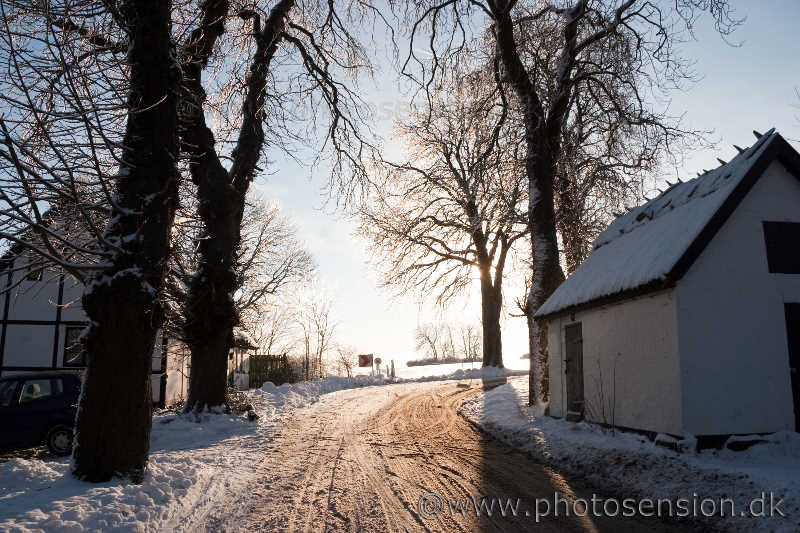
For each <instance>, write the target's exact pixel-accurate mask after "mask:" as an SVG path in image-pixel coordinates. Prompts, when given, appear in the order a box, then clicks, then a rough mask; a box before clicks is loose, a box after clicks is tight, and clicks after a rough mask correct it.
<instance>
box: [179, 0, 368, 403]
mask: <svg viewBox="0 0 800 533" xmlns="http://www.w3.org/2000/svg"><path fill="white" fill-rule="evenodd" d="M199 8H200V13H201V16H200V20H199V23H198V25H197V27H196V29H195V30H193V31H192V32H191V33H190V36H189V38H188V39H187V40H186V41H185V43H184V45H183V46H182V65H183V69H184V72H185V74H186V83H185V84H184V89H185V90H184V106H183V111H184V112H183V113H182V126H183V134H182V141H183V148H184V150H185V151H186V152H187V154H188V156H189V161H188V163H189V164H188V168H189V171H190V173H191V177H192V180H193V181H194V183H195V185H196V186H197V194H198V200H199V203H198V214H199V215H200V217H201V219H202V220H203V223H204V234H203V235H202V236H201V239H200V240H199V244H198V252H199V264H198V269H197V272H196V273H195V274H194V276H193V277H192V280H191V283H190V287H189V298H188V301H187V303H186V308H185V309H186V311H185V313H186V321H187V322H186V328H185V331H186V336H187V340H188V343H189V345H190V346H191V348H192V358H193V361H192V376H191V380H190V385H189V398H188V400H187V404H186V408H187V409H201V408H203V407H205V406H211V405H219V404H222V403H223V402H224V401H225V381H224V378H225V373H224V366H225V357H226V354H227V352H228V347H229V346H230V343H231V331H232V328H233V326H235V325H236V324H237V323H238V322H239V315H238V313H237V309H236V306H235V302H234V298H233V294H234V292H235V287H236V276H235V272H234V261H235V259H236V251H237V249H238V248H239V244H240V240H241V235H240V228H241V222H242V218H243V213H244V205H245V197H246V193H247V190H248V188H249V185H250V182H251V181H252V180H253V178H254V176H255V175H256V173H257V172H258V170H259V168H258V163H259V161H260V160H261V159H262V157H263V151H264V150H265V148H267V143H268V142H273V141H274V144H273V147H277V148H281V147H285V146H287V144H289V143H290V142H291V141H292V140H296V139H298V138H300V136H295V137H293V136H292V134H291V129H290V128H289V125H290V123H294V124H297V123H300V124H305V127H306V128H307V129H308V130H309V131H312V130H313V126H314V125H316V124H318V123H319V122H320V121H322V120H323V115H324V114H325V113H326V112H327V118H328V119H329V120H328V126H327V127H324V128H323V130H322V131H323V132H324V133H323V134H322V137H323V138H324V139H325V140H326V141H327V142H328V146H330V148H331V150H330V151H329V153H330V154H331V155H332V159H333V173H332V175H333V176H343V175H344V173H345V172H348V171H349V170H355V171H356V173H358V171H359V170H358V169H359V168H360V160H359V158H360V153H361V151H362V150H363V149H364V148H365V146H366V144H365V143H364V141H363V140H362V137H361V135H360V133H359V128H358V123H359V122H360V121H361V119H362V109H364V108H363V107H362V105H361V101H360V98H359V97H358V95H357V93H356V92H355V91H353V90H352V88H351V87H350V86H349V85H347V84H345V83H343V82H342V81H340V79H339V77H340V76H341V77H342V78H344V79H347V78H348V77H349V78H350V79H352V78H353V75H354V74H356V73H358V72H359V71H361V70H363V69H364V68H365V67H366V66H368V64H367V60H366V54H365V52H364V49H363V47H362V46H361V44H360V43H359V42H358V40H357V39H356V38H355V37H354V35H355V32H354V31H351V27H352V28H354V29H355V28H357V27H358V21H361V20H365V19H366V18H367V17H369V16H372V17H375V16H378V12H377V11H375V10H374V9H373V8H371V6H370V5H369V4H366V3H362V4H360V5H359V6H351V5H350V4H347V3H340V2H336V1H332V2H329V3H325V4H321V3H318V2H314V1H310V0H309V1H305V0H278V1H277V2H275V3H273V4H271V5H270V4H268V3H267V2H256V3H255V4H254V5H244V4H242V5H238V3H233V2H229V1H228V0H209V1H206V2H203V3H201V4H200V6H199ZM226 25H230V26H233V27H234V31H232V32H230V33H226ZM226 39H227V40H226ZM226 48H230V49H231V50H232V51H233V53H231V54H223V53H219V54H218V57H216V58H214V57H212V56H213V54H214V52H215V50H216V51H218V52H220V51H221V50H224V49H226ZM239 58H244V66H243V65H242V64H240V61H238V59H239ZM212 59H217V61H216V64H214V65H211V60H212ZM210 65H211V66H210ZM209 68H211V69H214V72H215V76H213V77H206V79H209V80H210V79H215V80H217V79H221V80H223V81H222V82H215V83H216V86H214V87H213V89H214V92H213V93H212V94H211V95H210V97H209V95H208V94H207V91H206V87H204V86H203V78H204V76H203V73H204V72H208V70H209ZM220 69H228V70H227V72H225V73H222V74H220V72H219V70H220ZM241 73H245V75H244V78H245V83H244V85H243V86H242V85H241V84H240V83H239V80H240V79H241V78H240V75H241ZM225 80H227V81H225ZM237 87H243V89H242V90H241V92H238V91H237V90H235V89H234V88H237ZM289 98H293V99H294V101H290V100H289ZM297 102H300V107H299V108H298V104H297ZM209 106H211V107H212V108H216V109H218V110H222V111H230V113H224V114H223V116H225V118H223V119H222V122H221V127H220V131H217V133H218V134H219V135H220V136H221V139H222V143H223V146H222V148H224V147H225V144H227V143H228V141H229V139H231V140H232V147H231V150H230V160H231V163H230V166H229V168H226V167H225V166H224V165H223V162H222V158H221V154H224V151H223V152H219V151H218V149H219V148H218V146H217V141H216V139H215V132H214V131H212V129H211V127H210V126H209V125H208V124H207V114H206V112H207V111H208V109H209ZM303 110H306V111H310V113H311V114H310V116H304V117H301V116H300V114H301V111H303ZM265 125H266V126H268V129H267V131H266V132H265V131H264V126H265ZM306 137H307V138H309V137H315V136H309V135H306ZM332 179H335V178H332ZM340 183H342V184H346V183H349V180H347V179H342V181H340ZM344 188H345V189H346V186H345V187H344Z"/></svg>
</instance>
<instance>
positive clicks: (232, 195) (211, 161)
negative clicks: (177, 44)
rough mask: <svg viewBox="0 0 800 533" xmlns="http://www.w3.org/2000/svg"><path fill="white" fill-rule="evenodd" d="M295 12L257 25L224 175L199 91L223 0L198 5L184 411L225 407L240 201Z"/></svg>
mask: <svg viewBox="0 0 800 533" xmlns="http://www.w3.org/2000/svg"><path fill="white" fill-rule="evenodd" d="M293 6H294V0H281V1H280V2H278V4H276V5H275V7H273V9H272V11H271V12H270V15H269V17H268V19H267V21H266V22H265V25H264V28H263V30H262V28H261V22H260V18H256V19H255V22H254V38H255V40H256V49H255V53H254V57H253V61H252V63H251V65H250V70H249V72H248V75H247V80H246V86H247V93H246V95H245V99H244V103H243V121H242V126H241V129H240V132H239V138H238V141H237V144H236V148H235V149H234V150H233V153H232V156H233V165H232V167H231V170H230V172H228V171H226V170H225V168H224V167H223V166H222V163H221V162H220V160H219V157H218V156H217V153H216V149H215V140H214V135H213V134H212V132H211V130H210V129H209V128H208V127H207V126H206V123H205V117H204V115H203V107H202V104H203V102H204V101H205V92H204V91H203V87H202V84H201V74H202V67H203V66H204V65H205V61H207V58H208V55H209V54H210V52H211V49H212V48H213V44H214V40H215V39H216V37H215V35H216V36H218V35H220V34H221V33H222V32H223V31H224V27H223V21H224V15H225V13H226V12H227V9H228V2H227V1H226V0H215V1H209V2H207V3H206V4H204V7H203V9H204V17H203V24H202V25H201V27H200V29H199V32H200V33H198V35H197V41H196V42H197V43H198V44H197V51H196V52H195V51H193V50H190V54H191V53H194V54H196V56H197V59H196V60H195V61H191V59H192V58H191V57H190V58H189V59H190V61H189V62H188V63H189V65H190V66H195V68H196V70H195V71H193V72H192V77H191V79H190V80H189V84H190V85H189V87H190V91H191V93H192V95H193V97H194V100H195V102H194V103H195V107H196V109H195V110H194V113H192V114H191V115H190V117H189V119H188V121H187V122H188V126H189V127H188V128H187V132H186V133H185V134H184V141H185V144H186V146H187V147H188V149H189V150H191V156H192V180H193V181H194V182H195V184H196V185H197V197H198V201H199V202H198V203H199V206H198V215H199V216H200V218H201V219H202V220H203V224H204V227H205V235H204V236H203V238H201V240H200V244H199V247H198V251H199V258H200V259H199V267H198V271H197V273H196V274H195V276H194V278H193V279H192V282H191V284H190V287H189V297H188V301H187V305H186V307H187V312H186V315H187V316H186V326H185V330H186V331H185V332H186V337H187V343H188V344H189V347H190V348H191V351H192V371H191V373H190V377H189V395H188V396H189V397H188V399H187V401H186V409H187V410H198V409H203V408H206V407H212V406H218V405H222V404H224V403H225V386H226V367H227V363H226V361H227V357H228V351H229V350H230V348H231V346H232V344H233V327H234V326H235V325H237V324H238V323H239V315H238V312H237V310H236V306H235V304H234V301H233V293H234V291H235V290H236V288H237V278H236V272H235V266H236V265H235V260H236V251H237V250H238V248H239V242H240V240H241V223H242V216H243V213H244V205H245V197H246V195H247V190H248V188H249V186H250V182H251V181H252V179H253V172H254V171H255V168H256V164H257V162H258V159H259V157H260V156H261V148H262V147H263V144H264V131H263V129H262V123H263V121H264V118H265V116H264V99H265V88H266V83H267V75H268V72H269V65H270V61H271V60H272V57H273V56H274V54H275V51H276V49H277V44H278V41H279V39H280V37H281V33H282V31H283V29H284V27H285V20H286V17H287V16H288V13H289V10H290V9H291V8H292V7H293ZM252 16H253V17H258V15H257V14H252ZM209 41H210V42H209ZM187 77H188V76H187Z"/></svg>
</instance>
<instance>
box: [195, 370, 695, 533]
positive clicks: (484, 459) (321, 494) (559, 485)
mask: <svg viewBox="0 0 800 533" xmlns="http://www.w3.org/2000/svg"><path fill="white" fill-rule="evenodd" d="M482 387H483V384H482V383H481V381H480V380H463V381H460V382H455V381H450V382H438V383H435V382H434V383H417V384H402V385H392V386H384V387H370V388H366V389H358V390H349V391H342V392H338V393H335V394H329V395H325V396H324V397H322V398H321V399H320V400H319V401H318V402H316V403H315V404H314V405H312V406H309V407H307V408H303V409H299V410H297V411H295V413H294V415H293V416H292V417H291V418H290V419H289V420H288V421H287V423H286V425H285V426H284V428H283V429H281V430H280V431H279V432H278V434H277V435H276V437H275V440H273V442H272V444H271V445H270V446H269V447H268V448H267V449H266V450H265V452H264V455H263V456H262V457H253V461H254V462H255V463H257V467H256V468H257V474H256V476H255V477H254V478H253V482H252V483H251V485H250V487H248V489H247V490H246V491H244V492H243V493H241V494H240V497H239V498H238V501H237V502H236V503H235V504H234V505H232V506H231V505H226V506H225V508H221V509H216V510H214V511H213V512H211V513H209V515H207V518H206V523H205V529H206V530H207V531H527V530H536V531H615V532H617V531H674V530H679V529H678V528H679V527H680V525H679V524H665V523H662V522H659V521H656V520H654V519H644V518H618V519H610V518H602V519H598V518H589V517H583V518H581V517H575V516H571V517H570V518H565V517H563V512H564V510H563V509H562V511H561V512H562V516H561V517H559V518H553V517H547V518H541V519H540V522H539V523H536V519H535V516H534V509H535V504H534V502H535V499H536V498H550V499H551V500H552V499H553V497H554V493H555V492H558V493H559V495H560V496H561V497H563V498H566V499H570V498H573V499H574V498H579V497H585V498H590V497H591V496H592V493H593V492H594V491H593V490H592V489H591V488H587V487H584V486H581V484H580V483H579V482H577V481H576V480H572V479H565V478H563V477H562V476H561V475H559V474H558V473H557V472H555V471H553V470H552V469H549V468H547V467H545V466H543V465H541V464H539V463H537V462H535V461H533V460H531V459H530V458H528V457H527V456H526V455H523V454H521V453H519V452H517V451H515V450H513V449H512V448H510V447H508V446H507V445H505V444H503V443H501V442H499V441H497V440H494V439H492V438H490V437H487V436H485V435H484V434H482V433H480V432H478V431H477V430H475V429H474V428H473V427H472V426H471V425H470V424H469V423H468V422H467V421H466V420H465V419H464V418H462V417H461V416H459V415H458V414H457V412H456V409H457V407H458V406H459V405H460V404H461V403H462V402H463V401H464V400H465V399H466V398H468V397H470V396H471V395H473V394H475V393H477V392H479V391H480V390H481V389H482ZM429 493H430V494H434V495H436V496H432V495H428V496H425V495H426V494H429ZM424 496H425V498H426V499H425V500H424V502H425V506H423V508H422V511H421V510H420V508H419V503H420V499H421V498H423V497H424ZM470 497H474V498H475V499H476V500H477V502H478V505H479V506H480V499H481V498H482V497H487V498H489V500H486V501H485V502H484V504H485V505H487V506H488V505H490V502H491V500H490V499H491V498H493V497H496V498H498V499H501V500H499V501H497V502H495V504H494V507H493V512H492V516H491V517H487V516H486V509H485V507H484V509H482V512H481V515H482V516H480V517H478V516H476V512H475V509H474V508H473V507H472V504H471V503H470V501H471V500H467V498H470ZM508 498H511V502H512V506H513V505H514V504H515V503H516V499H517V498H519V504H518V507H517V508H516V514H517V516H516V517H514V516H512V515H513V514H514V513H513V512H512V511H511V507H506V508H505V510H506V515H507V516H505V517H503V516H502V515H501V512H500V510H499V506H500V505H504V504H505V505H507V504H508V501H507V499H508ZM459 503H461V504H462V508H463V512H459V511H458V510H457V508H455V509H453V510H454V511H455V512H454V513H453V512H451V509H450V507H451V505H454V506H458V505H459ZM539 508H540V511H543V510H544V507H543V506H542V504H539ZM437 511H441V512H439V513H438V514H437ZM526 511H527V512H526ZM423 514H426V515H428V518H425V517H424V516H423Z"/></svg>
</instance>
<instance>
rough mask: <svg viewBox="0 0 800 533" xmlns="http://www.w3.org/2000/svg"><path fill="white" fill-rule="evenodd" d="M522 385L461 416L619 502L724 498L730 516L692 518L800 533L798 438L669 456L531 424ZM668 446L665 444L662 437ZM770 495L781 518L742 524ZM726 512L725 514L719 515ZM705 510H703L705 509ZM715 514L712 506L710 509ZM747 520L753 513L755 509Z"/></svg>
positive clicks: (591, 430) (587, 431)
mask: <svg viewBox="0 0 800 533" xmlns="http://www.w3.org/2000/svg"><path fill="white" fill-rule="evenodd" d="M527 398H528V381H527V380H512V381H510V382H509V383H507V384H505V385H502V386H500V387H497V388H494V389H491V390H489V391H486V392H483V393H480V394H477V395H475V396H474V397H472V398H471V399H470V400H469V401H468V402H466V403H465V404H464V406H463V407H462V414H463V415H465V416H466V417H467V418H468V419H469V420H470V421H472V422H474V423H476V424H477V425H479V426H481V427H482V428H483V429H485V430H486V431H488V432H489V433H491V434H493V435H495V436H496V437H498V438H500V439H501V440H503V441H505V442H506V443H508V444H510V445H512V446H514V447H517V448H520V449H523V450H525V451H527V452H528V453H530V454H531V455H533V456H534V457H536V458H537V459H539V460H542V461H544V462H546V463H549V464H551V465H552V466H554V467H555V468H556V469H558V470H560V471H561V472H562V473H564V474H569V475H573V476H576V477H580V478H584V479H586V480H587V482H588V483H589V484H590V485H594V486H596V487H606V488H607V490H609V491H610V493H611V494H609V496H616V497H618V498H619V497H621V498H637V499H642V498H648V499H652V500H656V499H670V500H672V501H676V500H677V499H679V498H685V499H688V500H689V501H690V502H694V501H697V502H701V501H702V500H703V499H705V498H710V499H714V500H716V501H717V502H719V501H720V500H721V499H722V498H731V499H733V500H734V502H735V506H734V510H735V512H736V515H737V516H734V517H730V516H728V517H726V518H721V517H719V516H714V517H703V516H702V512H700V513H699V515H700V516H699V518H701V519H702V520H704V521H706V522H707V523H708V525H709V526H712V527H715V528H718V529H721V530H724V531H749V532H752V531H780V532H787V533H788V532H797V531H800V434H798V433H794V432H784V433H780V434H775V435H772V436H769V437H766V439H767V441H768V442H766V443H763V444H756V445H754V446H752V447H751V448H749V449H748V450H746V451H740V452H734V451H731V450H728V449H725V448H723V450H720V451H717V450H704V451H702V452H700V453H696V452H694V447H693V446H692V444H693V443H692V442H679V443H674V444H677V445H678V446H681V445H683V447H684V448H685V451H683V452H682V453H677V452H675V451H673V450H671V449H668V448H666V447H664V446H660V445H656V444H654V443H653V442H651V441H649V440H648V439H646V438H645V437H642V436H640V435H636V434H632V433H623V432H619V431H616V432H612V431H611V430H609V429H604V428H601V427H599V426H596V425H593V424H586V423H572V422H566V421H563V420H556V419H553V418H549V417H543V416H540V417H536V416H534V413H533V410H532V408H530V407H528V406H527V405H526V404H527ZM663 438H664V440H668V439H669V437H666V436H665V437H663ZM762 493H766V512H767V514H769V506H770V503H769V498H770V493H771V494H772V495H774V501H775V502H777V501H778V500H779V499H782V500H783V503H781V504H780V505H779V509H780V510H781V511H782V512H783V514H784V515H785V517H781V516H779V515H778V514H777V513H775V516H774V517H771V518H768V517H761V516H754V517H753V516H748V517H743V516H741V515H740V513H741V512H745V514H748V510H749V509H748V507H749V505H750V503H751V501H752V500H754V499H758V498H761V497H762V495H763V494H762ZM729 508H730V506H727V507H725V510H726V514H727V510H728V509H729ZM706 509H707V510H708V509H710V506H709V507H707V508H706ZM717 512H719V506H718V507H717ZM753 512H754V513H755V514H756V515H758V514H759V513H760V504H759V503H756V504H755V505H754V507H753Z"/></svg>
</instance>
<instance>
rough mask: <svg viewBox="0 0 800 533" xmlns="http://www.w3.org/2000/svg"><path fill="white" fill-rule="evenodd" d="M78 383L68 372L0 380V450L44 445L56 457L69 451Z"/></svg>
mask: <svg viewBox="0 0 800 533" xmlns="http://www.w3.org/2000/svg"><path fill="white" fill-rule="evenodd" d="M80 388H81V379H80V376H78V375H76V374H70V373H67V372H47V373H45V372H39V373H36V374H26V375H21V376H8V377H3V378H0V448H2V449H9V448H26V447H30V446H39V445H41V444H43V443H44V444H47V447H48V448H49V449H50V451H51V452H52V453H53V454H55V455H68V454H69V453H70V452H71V451H72V428H73V427H74V425H75V414H76V410H77V403H78V394H80Z"/></svg>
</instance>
